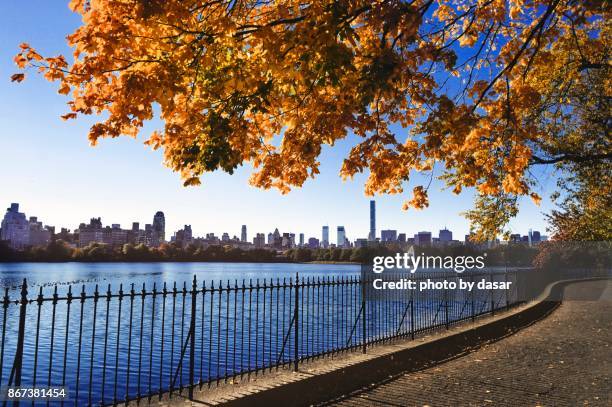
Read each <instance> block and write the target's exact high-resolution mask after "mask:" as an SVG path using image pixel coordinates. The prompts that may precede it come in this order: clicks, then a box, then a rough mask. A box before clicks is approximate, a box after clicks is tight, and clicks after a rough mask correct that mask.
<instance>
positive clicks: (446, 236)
mask: <svg viewBox="0 0 612 407" xmlns="http://www.w3.org/2000/svg"><path fill="white" fill-rule="evenodd" d="M452 241H453V232H451V231H450V230H448V229H446V228H444V229H442V230H440V232H439V233H438V242H439V243H440V244H442V245H446V244H449V243H450V242H452Z"/></svg>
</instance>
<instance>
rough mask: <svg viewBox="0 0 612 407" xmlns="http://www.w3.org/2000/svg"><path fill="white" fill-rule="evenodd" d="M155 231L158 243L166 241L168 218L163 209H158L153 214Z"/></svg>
mask: <svg viewBox="0 0 612 407" xmlns="http://www.w3.org/2000/svg"><path fill="white" fill-rule="evenodd" d="M153 231H154V232H155V233H156V234H157V241H158V243H163V242H165V241H166V218H165V217H164V213H163V212H162V211H158V212H156V213H155V216H153Z"/></svg>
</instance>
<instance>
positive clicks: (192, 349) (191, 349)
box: [189, 275, 198, 400]
mask: <svg viewBox="0 0 612 407" xmlns="http://www.w3.org/2000/svg"><path fill="white" fill-rule="evenodd" d="M197 289H198V282H197V279H196V276H195V275H194V276H193V283H192V284H191V322H190V324H189V330H190V331H191V342H190V344H189V400H193V387H194V386H195V383H194V380H195V379H194V369H195V331H196V329H195V328H196V301H197V298H196V297H197V295H196V294H197Z"/></svg>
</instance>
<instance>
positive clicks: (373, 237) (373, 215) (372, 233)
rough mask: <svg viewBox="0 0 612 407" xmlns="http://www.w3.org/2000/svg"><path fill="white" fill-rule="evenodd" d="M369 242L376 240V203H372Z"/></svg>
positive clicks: (373, 201) (372, 201)
mask: <svg viewBox="0 0 612 407" xmlns="http://www.w3.org/2000/svg"><path fill="white" fill-rule="evenodd" d="M368 240H376V201H375V200H371V201H370V234H369V235H368Z"/></svg>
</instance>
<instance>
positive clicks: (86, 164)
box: [0, 1, 555, 237]
mask: <svg viewBox="0 0 612 407" xmlns="http://www.w3.org/2000/svg"><path fill="white" fill-rule="evenodd" d="M2 8H3V12H4V15H5V17H6V18H5V21H6V22H7V24H5V25H3V26H1V27H0V34H2V35H1V37H2V39H1V40H0V41H2V45H3V46H2V47H0V77H1V78H5V79H4V80H1V81H0V92H2V94H3V98H1V99H0V112H2V114H1V115H0V146H1V148H2V150H3V151H5V152H9V153H5V154H4V155H3V159H2V160H0V173H2V174H3V175H2V176H0V186H1V188H0V202H3V203H4V204H3V205H7V204H8V203H10V202H20V203H21V204H22V206H23V208H24V209H25V210H26V211H27V212H28V213H34V214H37V216H38V217H39V218H41V219H45V222H48V223H49V224H52V225H71V224H72V225H74V224H78V223H80V222H83V221H84V220H87V219H89V218H90V217H91V216H92V214H99V216H102V218H103V220H105V221H108V222H109V224H110V223H119V224H121V225H124V226H125V225H129V224H131V222H132V221H133V220H134V219H139V220H140V221H141V222H142V221H143V220H144V219H142V215H141V214H143V213H146V214H149V213H155V212H156V211H158V210H161V211H163V212H164V213H166V214H167V215H168V214H172V215H171V216H167V219H166V228H167V230H178V229H180V228H181V227H182V226H183V225H185V224H191V225H192V227H193V229H194V230H198V231H199V230H202V231H210V232H214V233H216V234H221V233H223V232H224V231H226V230H235V231H236V232H235V233H236V234H237V235H239V232H240V227H241V225H243V224H248V225H249V227H250V228H251V229H252V230H254V231H255V230H266V229H265V227H266V225H268V224H275V225H276V226H277V227H278V228H279V229H281V230H293V231H295V232H296V233H297V232H303V233H305V235H306V236H318V237H320V229H321V225H324V224H329V225H330V226H334V227H335V226H336V225H345V226H346V227H347V235H349V236H363V237H367V235H368V232H369V228H370V225H369V222H368V218H367V216H363V213H364V210H365V211H367V207H368V203H369V200H370V199H372V198H371V197H367V196H365V195H364V192H363V183H364V181H365V178H366V176H365V175H364V174H359V175H358V176H356V177H355V179H354V180H349V181H346V182H343V181H342V180H341V179H340V178H339V176H338V172H339V169H340V167H341V165H342V158H343V157H345V156H346V155H347V153H348V151H349V149H350V147H351V145H352V144H353V143H354V141H355V140H356V138H357V137H356V136H354V135H352V134H350V135H349V136H348V137H347V139H345V140H341V141H339V142H338V143H337V144H336V146H335V147H334V148H329V147H325V148H324V149H323V152H322V154H321V157H320V161H321V165H320V172H321V173H320V174H319V175H318V176H317V179H314V180H311V179H309V180H307V181H306V182H305V184H304V186H303V187H302V188H301V189H296V190H293V191H292V192H290V193H289V194H287V195H282V194H280V193H279V192H278V191H276V190H267V191H265V190H260V189H256V188H253V187H251V186H249V185H248V178H249V175H250V171H251V169H250V168H248V167H240V168H238V169H237V170H236V172H235V173H234V175H231V176H230V175H227V174H224V173H215V174H208V175H206V176H204V177H203V179H202V182H203V184H202V186H199V187H189V188H185V187H183V186H182V184H181V181H180V177H179V175H178V174H176V173H172V172H171V171H170V170H168V169H167V168H165V167H163V166H162V165H161V164H160V162H161V160H162V157H161V152H160V151H151V150H150V149H148V148H145V147H143V146H142V144H141V141H142V139H140V140H133V139H130V138H127V137H122V138H120V139H118V140H113V141H109V140H101V141H100V143H99V146H97V147H95V148H92V147H90V146H89V145H88V140H87V137H86V134H87V131H88V128H89V126H90V125H91V123H93V121H94V120H93V119H95V118H83V119H79V120H78V121H70V122H64V121H62V120H60V118H59V116H60V115H62V114H64V113H66V105H65V102H66V98H65V97H64V96H61V95H58V94H56V93H55V92H54V90H55V88H54V85H52V84H49V83H47V82H46V81H45V80H44V79H43V78H42V77H40V76H38V75H29V76H28V80H27V81H25V82H23V83H22V84H20V85H19V86H17V85H16V84H14V83H11V82H10V80H9V77H10V75H11V74H13V73H14V72H15V65H14V63H13V56H14V54H15V53H16V52H17V49H18V44H19V43H21V42H24V41H26V42H30V43H32V44H37V46H38V48H39V49H40V51H41V52H45V53H49V54H57V53H66V54H70V50H69V49H68V48H67V47H66V44H65V39H64V37H65V36H66V34H68V33H70V32H72V31H73V30H74V28H75V27H77V26H78V25H79V21H80V20H79V17H78V16H77V15H75V14H73V13H71V12H70V10H68V8H67V7H66V6H65V5H61V6H58V5H57V4H54V3H52V2H44V1H35V2H34V3H33V5H32V12H31V13H28V14H27V15H25V14H24V13H23V12H22V10H21V7H20V6H19V4H17V3H14V4H11V3H7V4H4V5H3V6H2ZM34 28H36V29H34ZM160 126H161V122H159V121H153V122H152V123H149V124H147V125H145V128H144V134H145V135H146V134H148V133H150V132H151V131H153V130H154V129H156V128H159V127H160ZM397 131H398V132H402V130H401V129H397ZM25 157H27V160H24V158H25ZM535 171H538V169H535ZM542 180H543V181H542V185H541V187H542V191H541V195H542V196H543V197H544V199H543V202H542V206H541V207H537V206H535V205H534V204H533V203H532V202H531V200H530V199H529V198H523V199H521V209H522V210H521V212H520V213H519V215H518V216H517V218H516V219H513V220H511V222H510V224H509V225H508V229H509V230H510V231H524V230H527V229H528V228H530V227H533V228H537V229H540V230H545V227H546V222H545V220H544V217H543V215H542V212H545V213H546V212H549V211H550V209H551V207H552V205H551V204H550V202H549V200H548V199H546V197H547V192H548V190H547V189H546V187H547V186H551V187H552V186H554V183H555V180H554V178H552V177H551V178H548V175H546V174H543V175H542ZM426 181H428V180H426ZM419 182H421V183H422V182H424V180H423V179H421V178H420V177H418V176H415V177H413V180H412V181H411V183H410V184H406V185H405V190H406V192H404V193H403V194H399V195H389V196H376V197H374V198H375V199H376V201H377V204H376V205H377V212H378V213H377V215H378V216H377V225H376V226H377V229H378V230H382V229H389V228H397V229H398V230H402V231H406V232H407V233H416V232H418V231H419V230H424V229H427V228H431V227H432V226H431V225H435V227H436V228H442V227H444V226H446V227H448V228H449V229H452V230H454V231H455V233H457V234H458V235H463V234H465V233H467V232H468V229H469V224H468V222H467V220H466V219H465V218H463V217H461V216H460V213H461V212H463V211H466V210H468V209H470V208H471V206H472V192H471V191H470V190H469V189H466V190H465V193H464V194H462V195H460V196H456V195H453V194H452V193H451V192H450V191H447V190H446V191H441V188H442V184H441V182H439V181H437V180H435V179H434V181H433V182H432V184H431V188H430V207H429V208H427V209H425V210H422V211H416V210H409V211H407V212H404V211H402V210H401V207H402V204H403V202H404V201H405V200H407V199H410V190H411V187H412V186H414V185H416V184H417V183H419ZM425 183H427V182H425ZM147 219H148V216H147ZM349 225H350V226H349ZM332 230H334V229H332Z"/></svg>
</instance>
